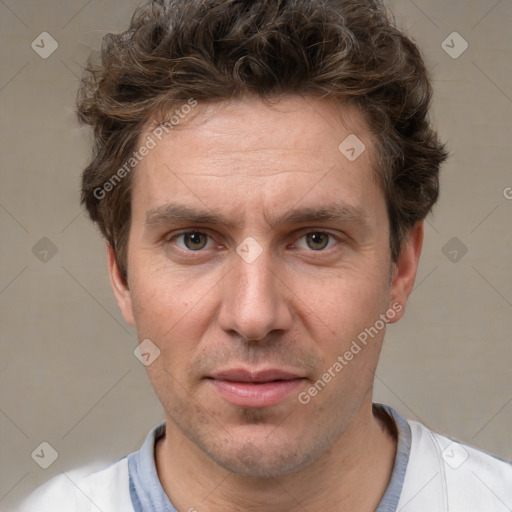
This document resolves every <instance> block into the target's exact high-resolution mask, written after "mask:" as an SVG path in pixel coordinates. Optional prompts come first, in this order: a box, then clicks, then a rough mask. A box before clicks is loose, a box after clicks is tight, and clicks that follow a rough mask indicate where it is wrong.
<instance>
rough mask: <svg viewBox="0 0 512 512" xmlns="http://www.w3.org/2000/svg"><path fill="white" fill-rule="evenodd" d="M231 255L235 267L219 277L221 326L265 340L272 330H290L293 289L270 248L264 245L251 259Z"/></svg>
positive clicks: (246, 337) (219, 319)
mask: <svg viewBox="0 0 512 512" xmlns="http://www.w3.org/2000/svg"><path fill="white" fill-rule="evenodd" d="M233 259H234V262H233V265H234V267H233V268H232V270H231V272H229V273H228V274H227V276H226V277H225V279H223V281H222V283H223V284H222V286H223V288H222V304H221V307H220V312H219V318H218V321H219V324H220V327H221V328H222V329H223V330H224V331H225V332H227V333H228V334H231V335H234V334H236V335H239V336H242V337H243V338H245V339H247V340H250V341H260V340H264V339H265V338H267V337H268V336H269V335H270V334H271V333H273V331H287V330H289V329H290V328H291V325H292V313H291V311H290V298H291V297H292V296H293V293H292V291H291V289H290V288H289V287H288V286H287V283H286V282H285V278H284V276H283V275H280V270H279V269H280V266H279V264H276V262H273V261H272V256H271V254H270V252H269V250H268V249H264V250H263V252H262V253H261V254H260V255H259V256H258V258H257V259H256V260H255V261H252V262H251V263H249V262H248V261H246V260H244V259H243V258H242V257H240V256H239V255H238V254H236V253H235V254H233ZM273 334H275V333H273Z"/></svg>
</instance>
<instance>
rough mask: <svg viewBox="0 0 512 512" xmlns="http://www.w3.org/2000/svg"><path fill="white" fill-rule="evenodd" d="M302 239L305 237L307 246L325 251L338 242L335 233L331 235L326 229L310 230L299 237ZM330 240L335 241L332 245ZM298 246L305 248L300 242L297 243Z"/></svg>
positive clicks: (314, 249)
mask: <svg viewBox="0 0 512 512" xmlns="http://www.w3.org/2000/svg"><path fill="white" fill-rule="evenodd" d="M302 239H305V241H306V245H307V247H306V248H309V249H312V250H313V251H323V250H325V249H326V248H328V249H330V248H331V247H332V246H333V245H336V243H337V240H336V238H335V237H334V235H331V233H326V232H325V231H310V232H308V233H306V234H305V235H303V236H301V237H300V238H299V240H302ZM329 240H331V241H332V242H333V243H332V244H331V245H329ZM296 246H297V247H299V248H301V249H303V248H304V247H300V246H299V244H296Z"/></svg>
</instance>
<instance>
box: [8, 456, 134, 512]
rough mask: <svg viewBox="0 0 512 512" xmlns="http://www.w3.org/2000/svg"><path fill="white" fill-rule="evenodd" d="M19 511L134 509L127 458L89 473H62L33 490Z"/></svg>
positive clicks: (109, 511) (120, 511) (119, 511)
mask: <svg viewBox="0 0 512 512" xmlns="http://www.w3.org/2000/svg"><path fill="white" fill-rule="evenodd" d="M17 510H18V512H60V511H62V512H64V511H65V512H114V511H115V512H133V506H132V504H131V499H130V491H129V475H128V463H127V459H126V457H124V458H122V459H120V460H118V461H117V462H115V463H114V464H111V465H109V466H108V467H106V468H104V469H102V470H100V471H96V472H94V473H90V472H89V471H88V470H87V469H85V468H81V469H78V470H75V471H70V472H66V473H62V474H61V475H58V476H56V477H54V478H52V479H51V480H50V481H48V482H47V483H46V484H44V485H43V486H41V487H39V488H38V489H36V491H34V492H33V493H32V494H31V495H30V496H29V497H28V498H27V499H26V500H25V501H24V502H23V503H22V504H21V505H20V508H18V509H17Z"/></svg>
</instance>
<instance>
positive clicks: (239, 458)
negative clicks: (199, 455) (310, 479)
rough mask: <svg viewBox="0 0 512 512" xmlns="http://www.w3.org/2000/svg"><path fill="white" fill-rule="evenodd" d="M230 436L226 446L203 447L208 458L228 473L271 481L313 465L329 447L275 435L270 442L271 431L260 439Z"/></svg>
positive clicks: (262, 434) (222, 444) (256, 437)
mask: <svg viewBox="0 0 512 512" xmlns="http://www.w3.org/2000/svg"><path fill="white" fill-rule="evenodd" d="M237 434H238V435H237V436H236V437H235V436H230V437H229V438H227V439H225V443H221V444H215V445H213V446H212V445H209V446H203V447H202V448H203V450H204V451H205V452H206V453H207V455H208V456H209V457H210V458H211V459H212V460H213V461H214V462H215V463H216V464H218V465H219V466H221V467H222V468H224V469H225V470H227V471H229V472H231V473H234V474H237V475H240V476H247V477H251V478H258V479H270V478H276V477H280V476H285V475H290V474H293V473H296V472H298V471H300V470H301V469H303V468H304V467H306V466H308V465H310V464H311V463H312V462H313V461H314V460H315V459H317V458H318V457H319V456H320V455H321V454H322V453H323V452H324V451H325V449H326V448H327V447H326V446H325V447H324V446H322V445H319V444H317V445H315V446H313V447H309V448H310V449H309V450H308V449H307V448H308V447H305V446H303V445H301V442H300V438H301V437H300V436H299V437H298V439H294V438H293V437H292V436H290V435H289V434H287V433H285V434H287V435H284V436H282V437H281V436H279V437H278V436H275V437H274V439H273V440H272V442H270V441H269V435H270V434H269V431H267V430H266V429H265V432H261V433H260V435H259V436H257V435H254V434H253V435H252V436H250V437H249V436H246V435H240V433H237Z"/></svg>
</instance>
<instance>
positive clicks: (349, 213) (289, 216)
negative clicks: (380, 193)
mask: <svg viewBox="0 0 512 512" xmlns="http://www.w3.org/2000/svg"><path fill="white" fill-rule="evenodd" d="M183 222H186V223H191V224H205V225H212V226H213V225H220V226H225V227H226V228H230V229H236V228H237V227H239V226H240V220H238V221H235V222H233V221H230V220H229V219H227V218H226V217H224V216H223V215H221V214H219V213H216V212H213V211H208V210H201V209H198V208H195V207H193V206H188V205H184V204H178V203H168V204H165V205H162V206H159V207H157V208H153V209H151V210H148V211H147V212H146V222H145V224H146V226H148V227H151V226H158V225H162V224H164V225H171V224H178V223H183ZM306 222H338V223H347V222H349V223H358V224H361V225H362V226H365V227H366V226H367V225H368V218H367V215H366V212H365V210H364V209H363V208H361V207H359V206H352V205H347V204H338V203H329V204H326V205H324V206H320V207H317V208H311V207H307V208H299V209H294V210H290V211H288V212H285V213H284V214H282V215H280V216H278V217H276V218H273V219H271V221H270V222H269V224H270V225H271V226H272V227H276V226H280V225H286V224H301V223H306Z"/></svg>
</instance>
